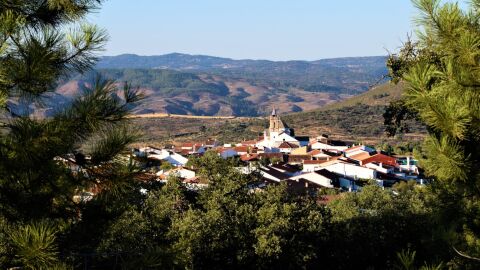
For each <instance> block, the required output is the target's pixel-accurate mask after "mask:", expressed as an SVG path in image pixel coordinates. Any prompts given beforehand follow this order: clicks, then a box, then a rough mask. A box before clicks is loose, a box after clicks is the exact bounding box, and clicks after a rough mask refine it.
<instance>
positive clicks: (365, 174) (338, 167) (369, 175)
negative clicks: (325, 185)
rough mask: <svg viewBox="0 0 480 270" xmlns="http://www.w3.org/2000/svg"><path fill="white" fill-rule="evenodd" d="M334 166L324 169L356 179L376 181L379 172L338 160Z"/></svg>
mask: <svg viewBox="0 0 480 270" xmlns="http://www.w3.org/2000/svg"><path fill="white" fill-rule="evenodd" d="M337 161H338V162H335V163H333V164H330V165H328V166H325V167H323V168H324V169H327V170H329V171H331V172H334V173H336V174H339V175H343V176H346V177H351V178H354V179H376V178H377V171H376V170H374V169H370V168H365V167H361V166H358V165H356V164H351V163H346V162H343V161H340V160H337Z"/></svg>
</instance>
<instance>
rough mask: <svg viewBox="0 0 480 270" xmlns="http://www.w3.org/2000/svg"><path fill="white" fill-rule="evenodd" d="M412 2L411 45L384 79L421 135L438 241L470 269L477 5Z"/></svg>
mask: <svg viewBox="0 0 480 270" xmlns="http://www.w3.org/2000/svg"><path fill="white" fill-rule="evenodd" d="M413 3H414V5H415V6H416V7H417V8H418V9H419V11H420V13H419V16H418V17H417V19H416V22H417V23H418V25H419V29H418V34H417V35H418V42H416V43H414V42H411V41H409V42H407V43H406V44H405V46H404V48H403V49H402V50H401V51H400V53H399V54H398V55H393V56H391V57H390V59H389V62H388V65H389V68H390V74H391V76H392V77H393V78H394V79H395V80H403V81H405V82H406V85H407V88H406V92H405V96H404V99H403V108H402V111H404V110H408V111H410V112H412V113H414V114H416V115H417V116H418V118H419V119H420V120H421V121H422V122H423V123H425V125H426V126H427V128H428V131H429V137H428V138H427V139H426V140H425V142H424V144H423V146H422V147H421V149H420V150H421V152H420V151H417V157H418V158H419V159H420V165H421V167H422V168H423V169H424V170H425V172H426V173H427V175H428V176H429V177H430V178H432V179H435V182H434V187H435V188H434V189H433V191H434V192H435V194H436V196H438V200H439V202H438V203H439V204H438V205H437V206H438V207H439V209H438V216H439V217H441V222H442V227H443V229H444V230H445V231H447V232H448V233H446V235H449V236H448V237H446V238H447V239H448V241H449V242H450V244H451V245H452V246H453V248H454V247H459V246H460V247H462V248H461V249H462V250H468V252H466V254H469V255H466V256H464V255H462V254H465V253H458V252H457V255H458V256H459V257H463V259H462V260H461V262H458V261H456V262H455V263H454V264H455V265H461V266H462V267H464V268H469V267H472V268H478V265H476V262H475V260H471V258H472V257H480V252H479V250H480V248H479V247H480V246H479V244H478V243H479V241H478V239H479V238H480V234H479V233H478V232H479V230H478V226H477V225H474V224H476V222H477V218H476V217H475V216H473V215H471V214H470V213H473V212H478V201H479V200H480V193H479V192H478V184H479V181H480V178H479V175H480V167H479V166H478V162H479V160H480V156H479V153H480V152H479V145H480V144H479V142H480V141H479V136H478V134H480V125H479V124H478V123H480V121H479V119H480V118H479V117H480V114H479V112H480V110H479V107H478V104H480V96H479V95H478V90H479V85H480V84H479V78H480V77H479V70H480V69H479V62H478V55H479V53H480V46H479V45H480V42H479V40H480V25H479V20H478V18H479V16H480V13H479V9H478V7H479V5H478V4H479V2H478V1H470V6H469V9H468V10H463V9H462V8H461V7H460V5H459V4H458V3H452V2H446V3H443V2H441V1H438V0H415V1H413ZM454 213H455V214H454ZM453 216H455V218H453Z"/></svg>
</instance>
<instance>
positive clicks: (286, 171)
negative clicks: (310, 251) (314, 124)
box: [133, 109, 425, 194]
mask: <svg viewBox="0 0 480 270" xmlns="http://www.w3.org/2000/svg"><path fill="white" fill-rule="evenodd" d="M208 151H210V152H213V153H215V154H217V155H218V156H220V157H221V158H223V159H234V160H235V161H236V164H237V166H236V168H237V169H238V170H239V171H241V172H242V173H245V174H250V173H252V172H257V173H259V174H260V175H261V179H262V181H260V183H258V184H257V185H255V186H252V187H251V188H254V189H262V188H264V187H266V186H267V185H270V184H278V183H281V182H286V183H287V185H288V187H289V188H290V189H291V190H294V191H300V192H309V193H312V192H313V193H316V192H320V191H322V193H323V194H324V193H325V192H327V193H328V191H329V190H330V191H335V192H336V193H338V192H356V191H359V190H361V188H362V186H364V185H365V184H371V183H376V184H377V185H379V186H381V187H383V188H390V187H392V186H393V185H394V184H395V183H399V182H402V181H403V182H405V181H411V180H414V181H416V182H417V183H418V184H420V185H423V184H424V183H425V180H424V179H422V177H421V176H420V175H419V170H418V167H417V166H416V164H417V161H416V160H414V159H413V158H412V157H411V156H391V155H388V154H387V153H384V152H382V151H377V150H376V149H374V148H373V147H370V146H366V145H361V144H360V145H355V144H352V143H349V142H345V141H340V140H334V139H332V138H329V136H328V135H325V134H322V135H319V136H318V137H313V138H311V137H307V136H296V134H295V131H294V130H293V129H291V128H289V127H288V125H287V124H286V123H284V122H283V121H282V120H281V118H280V116H279V115H278V113H277V111H276V110H275V109H273V111H272V113H271V114H270V116H269V128H268V129H266V130H265V131H264V132H263V134H262V135H261V136H260V137H259V138H257V139H256V140H249V141H241V142H237V143H235V144H220V143H219V142H217V141H215V140H207V141H205V142H186V143H183V144H181V145H179V146H177V147H175V146H169V147H165V148H155V147H150V146H148V147H142V148H135V149H133V156H134V158H135V159H136V160H138V161H141V166H142V167H143V168H144V171H145V172H148V173H151V174H152V175H153V174H154V178H155V179H156V180H157V181H160V182H163V183H165V182H167V181H168V179H169V177H172V176H175V177H177V178H179V179H181V181H182V182H183V184H184V185H185V186H186V187H187V188H189V189H193V190H198V189H202V188H205V187H206V186H207V185H208V181H206V180H205V179H202V177H201V176H199V175H198V174H197V173H196V171H197V170H198V168H194V167H193V166H188V161H189V159H190V158H191V157H199V156H202V155H204V154H205V153H207V152H208Z"/></svg>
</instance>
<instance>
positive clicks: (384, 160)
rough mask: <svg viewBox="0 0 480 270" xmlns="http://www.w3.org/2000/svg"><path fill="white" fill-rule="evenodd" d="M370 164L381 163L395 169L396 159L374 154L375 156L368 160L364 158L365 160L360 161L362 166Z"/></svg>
mask: <svg viewBox="0 0 480 270" xmlns="http://www.w3.org/2000/svg"><path fill="white" fill-rule="evenodd" d="M371 162H377V163H383V164H385V165H390V166H394V167H396V166H397V165H398V164H397V159H396V158H394V157H391V156H387V155H384V154H376V155H373V156H371V157H369V158H366V159H364V160H362V164H363V165H365V164H368V163H371Z"/></svg>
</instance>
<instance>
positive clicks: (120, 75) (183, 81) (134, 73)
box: [87, 69, 229, 96]
mask: <svg viewBox="0 0 480 270" xmlns="http://www.w3.org/2000/svg"><path fill="white" fill-rule="evenodd" d="M98 73H100V74H101V75H102V76H103V77H105V78H109V79H111V80H115V81H120V82H123V81H128V82H129V83H131V84H132V85H139V86H140V85H141V86H142V87H146V88H152V89H155V90H156V91H159V92H160V93H161V94H164V95H166V96H177V95H180V94H188V95H196V94H198V92H208V93H211V94H214V95H220V96H225V95H227V94H228V92H229V90H228V88H227V87H226V86H225V84H223V83H222V84H220V83H206V82H204V81H203V80H201V79H200V78H199V77H198V76H197V75H195V74H192V73H186V72H178V71H173V70H162V69H102V70H99V71H98ZM87 77H88V76H87Z"/></svg>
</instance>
